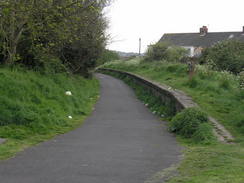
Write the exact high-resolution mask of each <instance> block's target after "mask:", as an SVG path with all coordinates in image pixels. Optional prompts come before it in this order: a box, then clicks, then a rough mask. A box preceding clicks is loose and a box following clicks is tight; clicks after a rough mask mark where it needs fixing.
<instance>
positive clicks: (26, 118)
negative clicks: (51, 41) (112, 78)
mask: <svg viewBox="0 0 244 183" xmlns="http://www.w3.org/2000/svg"><path fill="white" fill-rule="evenodd" d="M0 76H1V77H0V124H1V126H0V138H5V139H7V142H6V143H4V144H2V145H0V159H6V158H9V157H11V156H13V155H14V154H15V153H16V152H18V151H20V150H23V149H24V148H26V147H28V146H31V145H34V144H37V143H39V142H42V141H44V140H47V139H50V138H52V137H54V136H55V135H57V134H62V133H65V132H68V131H70V130H72V129H74V128H75V127H77V126H79V125H81V124H82V121H83V120H84V119H85V117H87V116H88V115H89V114H90V112H91V111H92V108H93V105H94V103H95V102H96V100H97V96H98V89H99V85H98V82H97V80H95V79H90V80H87V79H84V78H82V77H80V76H70V75H69V76H68V75H66V74H53V75H41V74H39V73H36V72H32V71H27V70H24V69H11V70H10V69H7V68H0ZM66 91H71V92H72V96H67V95H65V92H66ZM68 116H72V119H69V118H68Z"/></svg>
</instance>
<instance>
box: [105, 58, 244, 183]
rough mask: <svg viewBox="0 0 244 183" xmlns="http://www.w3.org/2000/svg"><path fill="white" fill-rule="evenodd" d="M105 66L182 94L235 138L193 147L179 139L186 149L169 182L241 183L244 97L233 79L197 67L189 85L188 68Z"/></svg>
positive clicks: (243, 177) (135, 62) (163, 64)
mask: <svg viewBox="0 0 244 183" xmlns="http://www.w3.org/2000/svg"><path fill="white" fill-rule="evenodd" d="M104 67H106V68H113V69H118V70H123V71H127V72H132V73H136V74H138V75H141V76H144V77H146V78H149V79H151V80H154V81H157V82H161V83H165V84H167V85H169V86H171V87H172V88H177V89H180V90H182V91H185V93H187V94H188V95H190V96H191V97H192V98H193V100H194V101H195V102H196V103H198V104H199V105H200V107H201V108H202V109H203V110H204V111H205V112H207V113H208V114H210V115H211V116H213V117H215V118H216V119H218V121H220V122H221V123H222V124H224V125H225V126H226V128H227V129H229V130H230V131H231V132H232V134H233V135H235V137H236V143H235V144H220V143H213V144H211V145H203V144H195V143H192V141H189V140H186V139H183V138H181V137H179V136H178V140H179V141H180V142H181V144H182V145H184V146H185V147H187V148H186V150H185V152H184V155H185V156H184V160H183V161H182V163H181V164H180V165H179V176H177V177H174V178H172V179H170V180H169V182H170V183H176V182H177V183H179V182H184V183H189V182H192V183H193V182H194V183H202V182H204V183H242V182H244V175H243V172H244V155H243V154H244V138H243V137H244V134H243V133H244V131H243V129H244V124H243V123H244V122H243V120H244V114H243V110H244V94H243V91H241V90H240V89H239V83H238V81H237V78H236V76H234V75H231V74H229V73H225V72H215V71H211V70H208V69H206V68H205V67H200V66H199V67H198V72H197V74H196V76H195V78H194V79H193V80H192V81H191V82H189V79H188V74H187V66H186V65H183V64H170V63H166V62H151V63H142V62H140V61H139V60H136V59H135V60H130V61H127V62H124V61H123V62H121V61H116V62H111V63H107V64H106V65H105V66H104Z"/></svg>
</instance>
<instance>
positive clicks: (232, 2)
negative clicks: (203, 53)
mask: <svg viewBox="0 0 244 183" xmlns="http://www.w3.org/2000/svg"><path fill="white" fill-rule="evenodd" d="M106 14H107V15H106V16H107V17H108V19H109V21H110V27H109V29H108V34H110V36H111V43H110V44H109V45H108V48H109V49H111V50H117V51H125V52H138V42H139V41H138V40H139V38H140V37H141V38H142V48H143V51H145V49H146V47H147V45H149V44H151V43H155V42H156V41H158V40H159V39H160V38H161V37H162V35H163V34H164V33H177V32H178V33H181V32H198V31H199V28H200V27H201V26H203V25H206V26H208V28H209V31H210V32H223V31H242V26H244V0H114V2H113V4H112V5H111V6H110V7H109V8H108V9H107V10H106Z"/></svg>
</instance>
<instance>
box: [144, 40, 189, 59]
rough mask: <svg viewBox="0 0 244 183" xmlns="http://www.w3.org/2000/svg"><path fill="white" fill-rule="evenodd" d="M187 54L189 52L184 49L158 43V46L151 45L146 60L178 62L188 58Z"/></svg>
mask: <svg viewBox="0 0 244 183" xmlns="http://www.w3.org/2000/svg"><path fill="white" fill-rule="evenodd" d="M186 53H187V51H186V50H185V49H184V48H181V47H177V46H172V45H170V44H169V43H164V42H158V43H156V44H152V45H149V47H148V49H147V52H146V56H145V60H146V61H153V60H156V61H159V60H166V61H168V62H178V61H180V60H181V59H182V58H183V57H184V56H186Z"/></svg>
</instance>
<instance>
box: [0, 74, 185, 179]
mask: <svg viewBox="0 0 244 183" xmlns="http://www.w3.org/2000/svg"><path fill="white" fill-rule="evenodd" d="M97 77H98V78H99V80H100V82H101V98H100V100H99V101H98V103H97V105H96V109H95V111H94V112H93V114H92V115H91V116H90V117H89V118H88V119H87V120H86V121H85V124H84V125H83V126H82V127H80V128H78V129H76V130H74V131H72V132H70V133H67V134H64V135H61V136H58V137H57V138H55V139H53V140H50V141H47V142H44V143H42V144H40V145H38V146H35V147H32V148H29V149H27V150H26V151H24V152H22V153H19V154H18V155H17V156H16V157H15V158H12V159H10V160H7V161H4V162H1V163H0V182H1V183H143V182H144V181H145V180H146V179H148V178H150V177H151V176H153V175H154V174H155V173H157V172H159V171H161V170H162V169H165V168H168V167H170V166H171V165H172V164H174V163H177V162H178V161H179V155H180V150H181V147H180V146H178V145H177V142H176V140H175V138H174V137H173V135H171V134H170V133H168V132H167V127H166V126H165V123H164V122H162V121H160V120H159V119H158V118H157V117H156V116H154V115H153V114H152V113H151V112H149V110H148V109H147V108H146V107H145V106H144V105H143V104H142V103H141V102H140V101H139V100H137V99H136V96H135V95H134V93H133V91H132V90H131V89H130V88H129V87H128V86H127V85H125V84H124V83H123V82H122V81H120V80H118V79H115V78H112V77H110V76H106V75H102V74H98V75H97Z"/></svg>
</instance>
